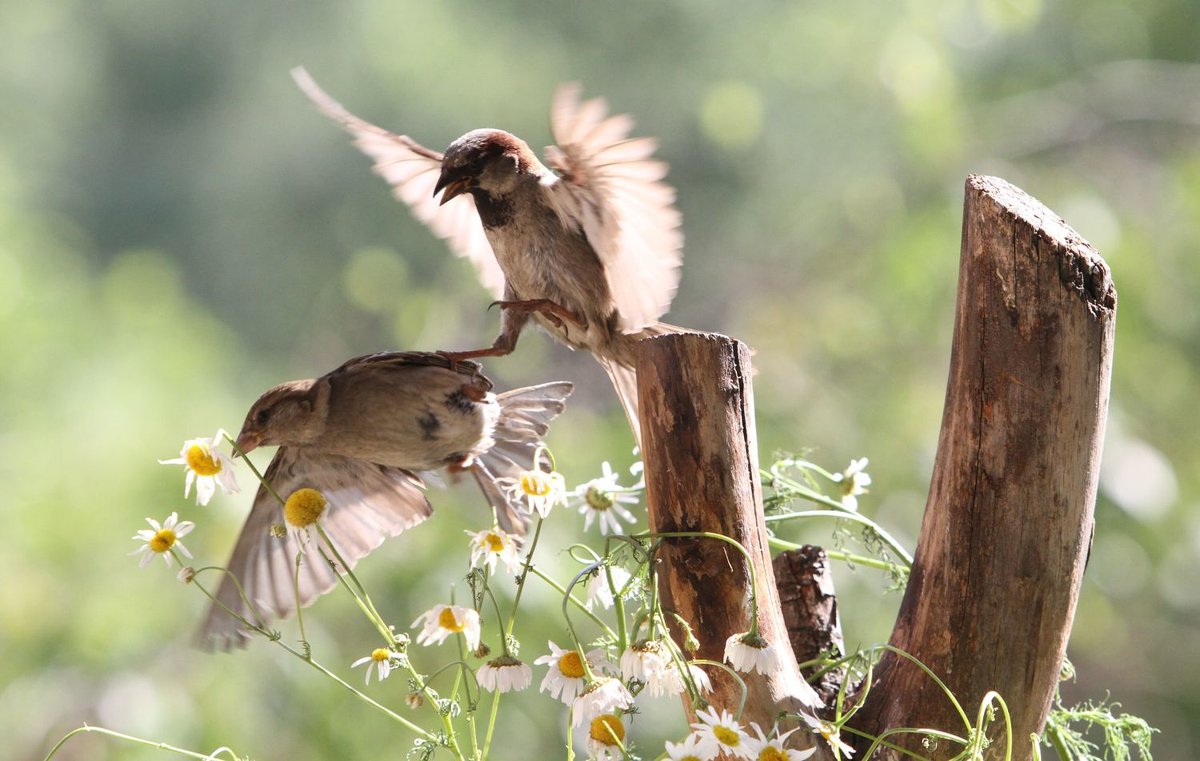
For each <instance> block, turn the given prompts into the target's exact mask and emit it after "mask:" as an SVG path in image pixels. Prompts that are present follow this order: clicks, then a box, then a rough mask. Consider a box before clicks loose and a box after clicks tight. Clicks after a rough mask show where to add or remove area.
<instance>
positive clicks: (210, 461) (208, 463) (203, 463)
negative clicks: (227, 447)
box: [184, 444, 221, 476]
mask: <svg viewBox="0 0 1200 761" xmlns="http://www.w3.org/2000/svg"><path fill="white" fill-rule="evenodd" d="M184 459H185V460H186V461H187V466H188V467H189V468H191V469H192V470H194V471H195V472H196V475H198V476H215V475H216V474H218V473H220V472H221V461H220V460H218V459H217V458H216V457H213V453H212V451H211V450H210V449H209V448H208V447H206V446H205V445H203V444H192V445H191V446H190V447H188V449H187V454H185V455H184Z"/></svg>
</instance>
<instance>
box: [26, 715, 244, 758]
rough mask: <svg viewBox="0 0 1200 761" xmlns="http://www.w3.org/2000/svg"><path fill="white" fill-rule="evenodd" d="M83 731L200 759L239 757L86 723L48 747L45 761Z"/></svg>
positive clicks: (223, 750)
mask: <svg viewBox="0 0 1200 761" xmlns="http://www.w3.org/2000/svg"><path fill="white" fill-rule="evenodd" d="M83 732H95V733H97V734H101V735H107V736H109V737H115V738H117V739H118V740H125V741H127V742H131V743H135V744H137V745H145V746H147V747H149V748H155V749H156V750H165V751H168V752H170V753H176V754H178V755H180V756H187V757H188V758H198V759H201V761H216V758H217V756H219V755H221V754H223V753H228V754H229V756H230V757H231V758H233V759H234V761H238V759H239V758H240V757H239V756H238V755H237V754H236V753H234V752H233V751H232V750H230V749H229V748H226V747H220V748H217V749H216V750H214V751H213V752H212V753H199V752H197V751H194V750H187V749H186V748H177V747H175V746H174V745H169V744H167V743H164V742H154V741H153V740H146V739H144V738H141V737H134V736H133V735H127V734H124V733H123V732H116V731H114V730H111V729H105V728H104V727H92V726H89V725H87V724H84V725H83V726H82V727H76V728H75V729H72V730H71V731H70V732H68V733H67V734H66V735H65V736H64V737H63V738H62V739H61V740H59V741H58V742H57V743H56V744H55V745H54V747H53V748H51V749H50V752H49V753H48V754H46V759H45V761H50V759H52V758H53V757H54V756H55V754H57V753H58V751H60V750H61V749H62V747H63V746H64V745H66V744H67V741H68V740H70V739H71V738H73V737H75V735H78V734H81V733H83Z"/></svg>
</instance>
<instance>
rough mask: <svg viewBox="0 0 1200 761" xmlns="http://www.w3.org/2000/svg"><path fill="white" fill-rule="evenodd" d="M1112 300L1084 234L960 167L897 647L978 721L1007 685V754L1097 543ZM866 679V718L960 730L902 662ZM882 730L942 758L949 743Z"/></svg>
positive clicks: (1052, 680)
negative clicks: (946, 311)
mask: <svg viewBox="0 0 1200 761" xmlns="http://www.w3.org/2000/svg"><path fill="white" fill-rule="evenodd" d="M1115 312H1116V291H1115V290H1114V288H1113V284H1112V280H1111V278H1110V276H1109V272H1108V268H1107V266H1106V265H1105V263H1104V261H1103V260H1102V259H1101V258H1100V256H1099V254H1098V253H1097V252H1096V250H1095V249H1094V248H1092V246H1091V245H1089V244H1088V243H1087V242H1086V241H1084V240H1083V239H1082V238H1080V237H1079V235H1078V234H1076V233H1075V232H1074V231H1073V230H1072V229H1071V228H1070V227H1068V226H1067V225H1066V223H1064V222H1063V221H1062V220H1061V219H1059V218H1058V216H1057V215H1055V214H1054V213H1052V212H1051V211H1050V210H1049V209H1047V208H1046V207H1045V206H1043V205H1042V204H1040V203H1038V202H1037V201H1036V200H1034V199H1033V198H1031V197H1029V196H1028V195H1026V194H1025V193H1024V192H1022V191H1021V190H1019V189H1018V188H1015V187H1013V186H1012V185H1010V184H1008V183H1006V182H1004V181H1003V180H999V179H996V178H992V177H969V178H968V179H967V183H966V203H965V209H964V214H963V239H962V257H961V263H960V275H959V287H958V307H957V314H956V318H955V329H954V344H953V349H952V353H951V358H950V377H949V382H948V384H947V390H946V406H945V411H944V416H943V419H942V429H941V435H940V437H939V440H938V453H937V460H936V462H935V465H934V471H933V480H932V484H931V487H930V493H929V500H928V503H927V505H926V508H925V517H924V520H923V522H922V524H921V534H920V539H919V541H918V544H917V552H916V561H915V564H914V566H913V569H912V575H911V577H910V579H909V583H908V587H907V589H906V591H905V595H904V600H903V602H902V603H901V608H900V613H899V616H898V618H897V621H896V625H895V628H894V630H893V632H892V638H891V643H892V644H893V645H894V646H896V647H897V648H900V649H902V650H904V651H906V652H908V653H910V654H911V655H913V656H914V657H916V658H917V659H918V660H920V661H921V662H922V663H924V664H925V665H926V666H928V667H929V668H931V669H932V670H933V672H934V673H936V674H937V675H938V676H939V677H941V678H942V679H943V680H945V682H946V684H947V686H948V687H949V688H950V690H951V691H952V692H953V693H954V695H955V696H956V697H957V699H958V700H959V702H960V703H961V704H962V706H963V708H964V710H965V711H966V712H967V713H968V715H969V716H970V717H971V720H972V721H974V717H975V713H976V711H977V710H978V708H979V704H980V700H981V699H982V698H983V697H984V695H985V694H986V693H987V692H988V691H990V690H995V691H997V692H999V693H1000V694H1001V695H1002V696H1003V698H1004V700H1005V701H1006V702H1007V704H1008V707H1009V709H1010V710H1011V712H1012V720H1013V737H1012V740H1013V749H1014V756H1013V757H1014V758H1017V759H1027V758H1029V757H1030V743H1029V739H1028V738H1029V736H1030V734H1032V733H1039V732H1040V731H1041V730H1042V728H1043V726H1044V723H1045V719H1046V715H1047V712H1048V710H1049V707H1050V702H1051V699H1052V697H1053V693H1054V688H1055V684H1056V683H1057V681H1058V676H1059V668H1060V665H1061V664H1062V660H1063V657H1064V654H1065V651H1066V645H1067V637H1068V635H1069V633H1070V630H1071V621H1072V618H1073V616H1074V612H1075V603H1076V600H1077V597H1078V593H1079V585H1080V581H1081V578H1082V575H1083V569H1084V565H1085V563H1086V559H1087V554H1088V550H1089V548H1090V545H1091V537H1092V528H1093V509H1094V506H1095V498H1096V480H1097V474H1098V470H1099V465H1100V449H1101V443H1102V440H1103V437H1104V423H1105V417H1106V414H1107V409H1108V391H1109V377H1110V372H1111V366H1112V350H1113V328H1114V322H1115ZM875 676H876V681H875V684H874V686H873V688H872V690H871V692H870V694H869V696H868V698H867V702H866V705H865V706H864V708H863V710H862V711H860V712H859V714H858V715H857V716H856V717H855V720H854V721H853V724H854V726H855V727H857V728H858V729H861V730H863V731H865V732H869V733H871V734H875V735H878V734H879V733H881V732H883V731H884V730H886V729H888V728H892V727H932V728H936V729H941V730H945V731H950V732H954V733H955V734H958V735H963V734H965V732H966V727H965V726H964V725H963V722H962V720H961V719H960V718H959V716H958V714H957V713H956V712H955V710H954V709H953V707H952V706H951V703H950V701H949V700H948V699H947V698H946V697H945V696H944V695H943V694H942V692H941V691H940V690H939V689H938V687H937V686H936V685H935V684H934V683H933V682H932V681H931V680H930V679H929V678H928V677H927V676H926V675H925V674H923V673H922V672H921V671H920V670H919V669H917V668H916V667H915V666H913V665H912V664H911V663H909V662H908V661H906V660H904V659H901V658H899V657H894V656H893V655H891V654H888V655H886V656H885V657H884V659H883V660H882V662H881V663H880V664H879V667H878V668H877V669H876V672H875ZM1002 730H1003V722H1002V721H999V722H997V723H996V724H993V729H992V731H991V732H990V733H989V734H990V736H992V737H993V738H995V737H998V736H999V734H1000V732H1002ZM890 739H891V740H893V741H896V742H899V743H900V744H902V745H904V746H905V747H909V748H911V749H913V750H917V751H918V752H920V753H921V754H922V755H927V756H932V757H934V758H946V757H948V756H950V755H953V754H954V753H955V752H956V751H957V750H959V748H958V746H955V745H953V744H952V743H948V742H943V743H941V744H940V745H939V747H938V748H937V749H935V750H934V751H932V752H931V751H929V750H928V749H922V748H920V747H919V746H918V744H917V741H916V739H914V738H913V737H911V736H909V737H908V738H907V739H905V738H903V737H900V736H893V737H891V738H890ZM1003 751H1004V743H1003V742H999V743H997V744H994V745H993V746H992V748H991V750H990V751H989V752H988V755H987V757H988V758H999V757H1000V756H1001V754H1003ZM893 755H896V756H897V757H898V755H899V754H893Z"/></svg>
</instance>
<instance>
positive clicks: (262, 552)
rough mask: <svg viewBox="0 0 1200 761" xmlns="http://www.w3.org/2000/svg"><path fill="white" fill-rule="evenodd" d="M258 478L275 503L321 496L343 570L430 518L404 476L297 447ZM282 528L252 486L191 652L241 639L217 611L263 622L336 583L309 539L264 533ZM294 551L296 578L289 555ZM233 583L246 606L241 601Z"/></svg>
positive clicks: (416, 483)
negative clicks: (304, 492)
mask: <svg viewBox="0 0 1200 761" xmlns="http://www.w3.org/2000/svg"><path fill="white" fill-rule="evenodd" d="M264 478H265V479H266V481H267V483H269V484H271V486H272V487H273V488H274V489H275V491H276V493H278V494H279V495H280V496H281V497H282V498H283V499H287V497H288V495H290V494H291V493H292V492H294V491H296V490H297V489H301V488H304V487H309V488H312V489H317V490H318V491H320V492H321V493H322V494H323V495H325V498H326V500H327V502H328V505H327V507H326V513H325V515H324V516H323V518H322V521H323V524H324V527H325V532H326V533H327V534H328V535H329V537H330V538H331V539H332V540H333V542H334V544H335V545H336V547H337V550H338V552H339V553H340V554H341V556H342V558H344V559H345V561H346V563H347V564H348V565H349V566H350V567H351V568H353V567H354V565H355V563H357V562H358V560H360V559H361V558H363V557H364V556H366V555H367V554H368V553H369V552H371V550H374V549H375V548H376V547H378V546H379V545H380V544H382V543H383V540H384V539H387V538H388V537H393V536H396V535H397V534H399V533H401V532H402V531H404V530H405V529H408V528H411V527H412V526H415V525H416V524H418V523H420V522H421V521H423V520H425V519H426V518H428V517H429V515H430V514H431V513H432V512H433V508H432V507H431V506H430V504H429V501H428V500H426V499H425V495H424V493H423V491H422V486H423V484H422V483H421V480H420V479H419V478H417V477H416V476H415V475H413V474H412V473H410V472H408V471H406V470H401V469H399V468H388V467H384V466H381V465H375V464H373V463H369V462H364V461H361V460H352V459H349V458H345V457H339V456H336V455H325V454H316V453H311V452H308V451H306V450H305V449H304V448H300V447H280V448H279V450H278V451H277V452H276V453H275V457H274V459H272V460H271V464H270V466H269V467H268V468H267V472H266V474H265V475H264ZM283 522H284V519H283V509H282V507H280V505H279V503H278V502H277V501H276V499H275V497H274V496H272V495H271V494H270V492H268V491H267V490H266V489H265V488H264V487H261V486H260V487H259V489H258V494H257V495H256V496H255V498H254V506H253V507H252V508H251V509H250V516H249V517H248V518H247V519H246V525H245V526H243V527H242V533H241V535H240V536H238V540H237V543H236V544H235V545H234V548H233V555H232V556H231V557H230V559H229V564H228V566H227V569H228V573H227V574H226V575H225V578H224V579H223V580H222V581H221V585H220V587H219V588H218V589H217V594H216V597H217V600H218V601H219V603H220V605H217V604H215V603H214V604H213V605H212V606H210V608H209V610H208V614H207V616H206V617H205V619H204V621H203V622H202V623H201V625H200V628H199V630H198V631H197V632H196V636H195V643H196V644H197V645H198V646H199V647H201V648H203V649H205V650H216V649H219V650H229V649H231V648H233V647H242V646H244V645H245V644H246V641H247V640H248V639H249V637H250V635H249V633H248V632H246V631H245V629H244V627H243V626H242V624H241V623H240V622H239V621H238V620H237V619H235V618H233V617H232V616H231V615H229V613H228V612H226V611H225V610H224V609H223V608H222V607H221V605H224V606H225V607H227V608H229V609H230V610H232V611H234V612H236V613H238V614H239V615H241V616H243V617H244V618H247V619H249V620H250V621H261V622H262V623H264V624H268V623H270V622H271V621H272V620H275V619H280V618H286V617H287V616H290V615H291V614H292V613H294V612H295V611H296V603H297V600H298V601H299V604H300V606H301V607H303V606H307V605H310V604H312V603H313V602H314V601H315V600H316V599H317V598H318V597H319V596H321V595H322V594H324V593H325V592H328V591H329V590H330V589H331V588H333V586H334V585H335V584H336V583H337V576H336V575H335V574H334V572H333V569H332V568H330V567H329V564H328V563H327V562H326V561H325V559H324V558H322V557H321V554H320V552H318V549H317V546H318V545H317V544H316V542H315V541H309V542H302V540H301V539H300V538H299V537H298V536H297V535H296V534H295V533H294V532H290V531H289V532H288V533H287V534H286V535H285V536H282V537H278V536H273V535H272V534H273V532H272V526H274V525H276V524H283ZM305 544H307V546H304V545H305ZM302 550H303V555H302V556H301V559H300V568H299V572H298V573H297V568H296V557H297V555H300V554H301V551H302ZM231 577H233V578H231ZM235 578H236V579H237V582H238V583H240V584H241V587H242V589H243V590H244V591H245V594H246V598H247V599H249V600H250V602H251V603H252V604H253V607H251V606H248V605H247V604H246V601H245V600H243V599H242V596H241V594H239V592H238V587H237V584H235V583H234V579H235Z"/></svg>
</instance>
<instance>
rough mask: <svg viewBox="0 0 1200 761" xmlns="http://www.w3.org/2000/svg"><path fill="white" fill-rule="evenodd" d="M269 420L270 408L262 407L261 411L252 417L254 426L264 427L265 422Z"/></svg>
mask: <svg viewBox="0 0 1200 761" xmlns="http://www.w3.org/2000/svg"><path fill="white" fill-rule="evenodd" d="M270 419H271V408H270V407H264V408H263V409H261V410H259V411H258V414H257V415H255V416H254V424H255V425H266V424H267V421H268V420H270Z"/></svg>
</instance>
